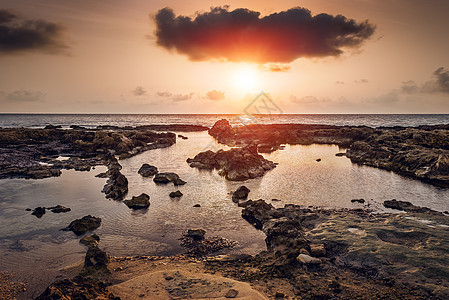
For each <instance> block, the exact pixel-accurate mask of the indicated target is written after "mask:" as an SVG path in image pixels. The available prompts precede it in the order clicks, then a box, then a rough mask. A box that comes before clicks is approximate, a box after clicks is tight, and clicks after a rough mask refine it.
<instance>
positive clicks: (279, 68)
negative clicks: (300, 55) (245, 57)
mask: <svg viewBox="0 0 449 300" xmlns="http://www.w3.org/2000/svg"><path fill="white" fill-rule="evenodd" d="M290 69H291V66H290V65H289V64H279V63H271V64H263V65H259V70H261V71H270V72H287V71H288V70H290Z"/></svg>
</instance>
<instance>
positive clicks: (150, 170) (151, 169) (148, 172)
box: [137, 164, 158, 177]
mask: <svg viewBox="0 0 449 300" xmlns="http://www.w3.org/2000/svg"><path fill="white" fill-rule="evenodd" d="M137 173H139V174H140V175H142V176H143V177H150V176H154V175H156V174H157V173H158V170H157V168H156V167H155V166H151V165H149V164H143V165H142V166H141V167H140V169H139V171H137Z"/></svg>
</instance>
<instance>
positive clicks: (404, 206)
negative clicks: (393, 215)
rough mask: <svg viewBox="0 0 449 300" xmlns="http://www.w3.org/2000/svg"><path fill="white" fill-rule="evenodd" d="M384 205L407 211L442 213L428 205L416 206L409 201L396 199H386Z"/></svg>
mask: <svg viewBox="0 0 449 300" xmlns="http://www.w3.org/2000/svg"><path fill="white" fill-rule="evenodd" d="M384 206H385V207H386V208H391V209H397V210H403V211H406V212H415V213H428V214H436V215H442V213H441V212H439V211H435V210H432V209H430V208H427V207H421V206H416V205H414V204H412V203H410V202H408V201H398V200H396V199H393V200H387V201H384Z"/></svg>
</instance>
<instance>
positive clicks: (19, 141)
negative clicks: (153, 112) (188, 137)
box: [0, 127, 176, 179]
mask: <svg viewBox="0 0 449 300" xmlns="http://www.w3.org/2000/svg"><path fill="white" fill-rule="evenodd" d="M174 143H176V135H175V134H174V133H170V132H163V133H156V132H152V131H148V130H147V129H135V128H131V129H126V130H125V129H120V128H117V129H108V130H106V129H105V130H98V129H85V128H79V127H73V128H72V129H69V130H62V129H57V128H53V127H48V128H47V129H27V128H0V178H31V179H41V178H47V177H52V176H59V175H60V174H61V170H62V169H75V170H78V171H89V170H90V169H91V167H92V166H96V165H101V164H106V163H107V162H108V158H107V157H106V162H105V155H107V154H108V153H114V154H115V155H118V156H119V157H121V158H127V157H131V156H133V155H136V154H138V153H141V152H143V151H147V150H151V149H156V148H163V147H169V146H171V145H173V144H174ZM59 156H63V157H67V159H58V157H59Z"/></svg>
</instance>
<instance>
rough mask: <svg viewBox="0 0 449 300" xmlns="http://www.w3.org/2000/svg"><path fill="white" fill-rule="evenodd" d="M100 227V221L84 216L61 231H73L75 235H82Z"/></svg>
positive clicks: (96, 218)
mask: <svg viewBox="0 0 449 300" xmlns="http://www.w3.org/2000/svg"><path fill="white" fill-rule="evenodd" d="M100 225H101V219H100V218H98V217H93V216H91V215H88V216H84V217H82V218H81V219H76V220H74V221H72V222H71V223H70V224H69V226H67V227H66V228H63V229H61V230H63V231H73V232H74V233H75V234H76V235H81V234H84V233H86V232H88V231H92V230H94V229H97V228H98V227H100Z"/></svg>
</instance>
